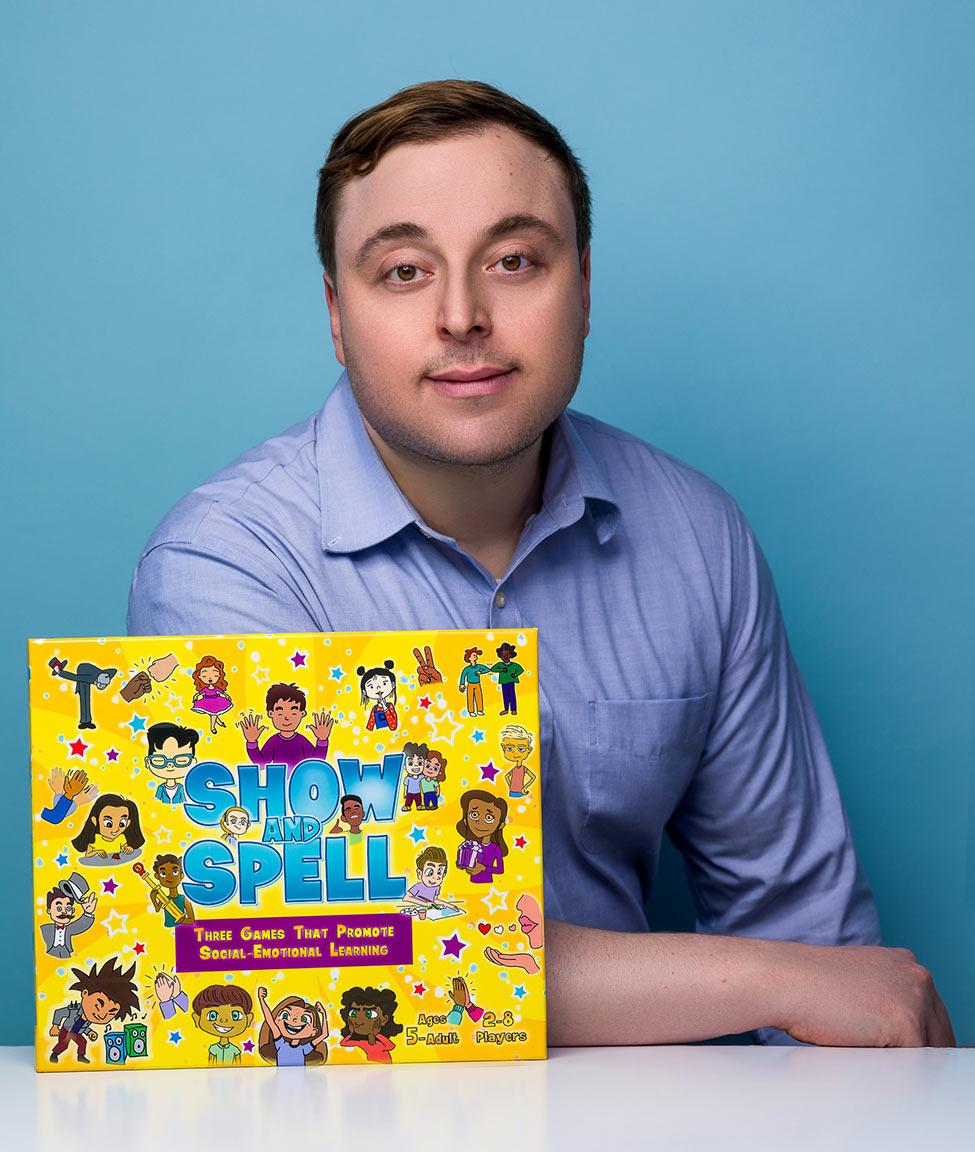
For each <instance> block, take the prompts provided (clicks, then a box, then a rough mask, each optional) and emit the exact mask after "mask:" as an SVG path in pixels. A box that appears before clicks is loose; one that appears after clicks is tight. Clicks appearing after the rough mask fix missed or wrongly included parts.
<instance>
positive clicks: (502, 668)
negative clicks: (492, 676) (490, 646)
mask: <svg viewBox="0 0 975 1152" xmlns="http://www.w3.org/2000/svg"><path fill="white" fill-rule="evenodd" d="M495 652H496V653H497V655H498V663H497V664H494V665H492V666H491V669H490V670H491V671H492V672H497V673H498V683H499V684H500V685H501V703H502V704H503V705H504V711H503V712H499V713H498V715H499V716H507V715H508V713H509V712H510V713H511V715H512V716H517V715H518V697H517V695H516V694H515V685H516V684H517V683H518V677H519V676H521V675H522V673H523V672H524V671H525V670H524V668H522V666H521V665H520V664H516V663H515V657H516V656H517V655H518V651H517V649H516V648H515V646H514V644H508V643H507V642H505V643H504V644H502V645H501V646H500V647H499V648H496V649H495Z"/></svg>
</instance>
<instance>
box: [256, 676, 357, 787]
mask: <svg viewBox="0 0 975 1152" xmlns="http://www.w3.org/2000/svg"><path fill="white" fill-rule="evenodd" d="M264 704H265V708H266V710H267V718H268V720H270V721H271V726H272V727H273V728H274V735H273V736H268V738H267V739H266V740H265V741H264V744H263V745H261V744H259V743H258V741H259V740H260V738H261V733H262V732H266V731H267V728H266V725H264V724H262V723H261V718H260V716H258V714H257V713H256V712H246V713H242V715H241V718H240V720H238V722H237V727H238V728H239V729H240V730H241V732H242V733H243V736H244V740H245V741H246V744H247V758H248V759H249V760H250V762H251V763H252V764H286V765H287V766H288V767H289V768H297V767H298V765H299V764H300V763H301V762H302V760H324V759H325V758H326V757H327V756H328V738H329V736H330V735H331V733H332V724H333V723H334V720H333V719H332V713H331V712H326V711H325V710H324V709H322V711H321V712H313V713H312V719H311V723H309V724H307V725H305V727H306V728H307V729H308V731H309V732H311V734H312V735H313V736H314V737H315V743H314V744H312V742H311V741H310V740H309V739H308V737H307V736H305V735H304V734H303V733H301V732H299V731H298V729H299V728H300V727H301V722H302V720H304V718H305V716H306V715H307V711H308V698H307V697H306V696H305V694H304V692H303V691H302V690H301V689H300V688H299V687H298V686H297V684H272V685H271V687H270V688H269V689H268V690H267V696H266V697H265V700H264Z"/></svg>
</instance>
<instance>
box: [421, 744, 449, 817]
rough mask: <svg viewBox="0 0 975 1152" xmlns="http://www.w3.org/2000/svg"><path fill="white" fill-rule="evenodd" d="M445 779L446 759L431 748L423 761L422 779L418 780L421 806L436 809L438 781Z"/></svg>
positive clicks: (438, 799) (438, 795) (438, 796)
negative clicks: (421, 800) (421, 799)
mask: <svg viewBox="0 0 975 1152" xmlns="http://www.w3.org/2000/svg"><path fill="white" fill-rule="evenodd" d="M446 779H447V759H446V757H445V756H444V754H443V753H442V752H438V751H437V749H436V748H431V749H430V750H429V752H428V753H427V755H426V759H425V760H424V761H423V779H422V780H421V781H420V795H421V796H422V797H423V807H424V808H432V809H433V810H434V811H436V810H437V805H438V804H439V803H440V783H441V781H442V780H446Z"/></svg>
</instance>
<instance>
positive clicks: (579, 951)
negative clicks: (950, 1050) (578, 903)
mask: <svg viewBox="0 0 975 1152" xmlns="http://www.w3.org/2000/svg"><path fill="white" fill-rule="evenodd" d="M545 948H546V953H547V956H548V965H547V985H548V1014H549V1030H548V1037H549V1043H550V1044H553V1045H555V1046H559V1045H569V1046H573V1045H580V1046H582V1045H596V1044H677V1043H687V1042H690V1041H694V1040H706V1039H709V1038H711V1037H714V1036H725V1035H730V1034H733V1033H738V1032H749V1031H752V1030H754V1029H756V1028H778V1029H781V1030H782V1031H786V1032H789V1033H790V1034H791V1035H792V1036H794V1037H795V1038H796V1039H798V1040H804V1041H807V1042H808V1043H812V1044H828V1045H838V1046H865V1047H902V1046H921V1045H931V1046H944V1045H949V1046H951V1045H954V1043H955V1038H954V1033H953V1031H952V1028H951V1021H950V1019H949V1018H948V1013H947V1011H946V1009H945V1006H944V1004H943V1003H942V1001H941V998H940V996H939V995H938V993H937V990H936V989H935V987H934V981H933V980H932V978H931V974H930V972H928V971H927V970H926V969H925V968H923V967H922V966H921V965H920V964H918V962H917V960H916V959H915V957H914V955H913V953H911V952H909V951H907V950H906V949H903V948H881V947H874V946H870V945H846V946H833V947H831V946H825V945H819V944H800V943H794V942H792V941H788V940H755V939H751V938H748V937H742V936H705V935H690V934H687V933H651V932H606V931H604V930H602V929H598V928H580V927H578V926H576V925H573V924H566V923H563V922H561V921H558V920H546V921H545Z"/></svg>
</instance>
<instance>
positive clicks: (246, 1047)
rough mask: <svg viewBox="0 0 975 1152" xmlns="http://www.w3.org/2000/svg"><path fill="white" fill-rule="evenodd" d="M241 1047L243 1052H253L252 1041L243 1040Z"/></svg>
mask: <svg viewBox="0 0 975 1152" xmlns="http://www.w3.org/2000/svg"><path fill="white" fill-rule="evenodd" d="M242 1047H243V1049H244V1051H245V1052H253V1051H254V1041H253V1040H245V1041H244V1043H243V1045H242Z"/></svg>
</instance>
